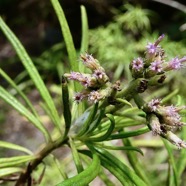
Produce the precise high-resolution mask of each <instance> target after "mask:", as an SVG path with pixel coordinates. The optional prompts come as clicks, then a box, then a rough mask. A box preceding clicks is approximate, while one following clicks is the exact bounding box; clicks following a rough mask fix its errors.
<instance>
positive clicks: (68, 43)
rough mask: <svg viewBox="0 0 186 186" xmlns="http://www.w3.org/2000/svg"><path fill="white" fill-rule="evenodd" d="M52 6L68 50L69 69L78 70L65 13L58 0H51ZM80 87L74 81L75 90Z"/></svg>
mask: <svg viewBox="0 0 186 186" xmlns="http://www.w3.org/2000/svg"><path fill="white" fill-rule="evenodd" d="M51 3H52V6H53V8H54V10H55V12H56V15H57V17H58V20H59V23H60V26H61V30H62V33H63V38H64V40H65V44H66V48H67V52H68V56H69V61H70V69H71V70H72V71H76V72H78V71H79V64H78V60H77V54H76V50H75V47H74V42H73V39H72V35H71V32H70V29H69V26H68V23H67V20H66V18H65V14H64V11H63V9H62V7H61V6H60V3H59V1H58V0H51ZM79 89H80V85H79V84H76V83H75V90H76V91H78V90H79Z"/></svg>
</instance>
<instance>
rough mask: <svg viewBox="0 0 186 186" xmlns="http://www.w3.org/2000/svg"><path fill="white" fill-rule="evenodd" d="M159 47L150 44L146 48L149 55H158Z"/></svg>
mask: <svg viewBox="0 0 186 186" xmlns="http://www.w3.org/2000/svg"><path fill="white" fill-rule="evenodd" d="M157 47H158V46H156V45H154V44H152V43H148V44H147V46H146V48H147V53H148V54H155V53H156V50H157Z"/></svg>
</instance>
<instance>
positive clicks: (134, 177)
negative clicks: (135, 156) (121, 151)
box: [97, 149, 147, 186]
mask: <svg viewBox="0 0 186 186" xmlns="http://www.w3.org/2000/svg"><path fill="white" fill-rule="evenodd" d="M97 151H98V152H99V153H100V155H101V156H103V157H104V158H105V159H107V160H108V161H110V162H112V163H113V164H115V165H116V166H117V167H118V168H119V169H120V170H121V171H122V172H123V174H125V175H126V176H127V177H128V178H129V179H130V180H131V181H132V182H133V183H134V184H135V185H136V186H147V184H146V183H145V182H144V181H143V180H142V179H141V178H140V177H138V175H137V174H136V173H135V172H134V171H132V170H131V169H129V168H128V167H127V166H126V165H125V164H124V163H123V162H121V161H120V160H119V159H118V158H116V157H115V156H113V155H112V154H110V153H109V152H108V151H106V150H103V149H97Z"/></svg>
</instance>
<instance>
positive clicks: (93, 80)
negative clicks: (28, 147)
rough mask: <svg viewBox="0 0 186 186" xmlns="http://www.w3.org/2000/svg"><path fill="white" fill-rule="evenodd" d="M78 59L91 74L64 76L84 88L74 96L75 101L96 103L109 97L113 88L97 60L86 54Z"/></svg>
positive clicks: (74, 73)
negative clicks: (85, 100)
mask: <svg viewBox="0 0 186 186" xmlns="http://www.w3.org/2000/svg"><path fill="white" fill-rule="evenodd" d="M80 57H81V60H82V62H83V64H84V65H85V66H86V67H87V68H89V69H90V70H91V74H86V73H80V72H71V73H69V74H68V73H66V74H65V75H64V76H65V77H67V78H68V79H69V80H74V81H78V82H79V83H81V84H82V85H83V87H84V90H83V91H81V92H77V93H76V94H75V96H74V99H75V101H77V102H78V103H79V102H80V101H82V100H83V99H88V101H90V102H93V103H96V102H98V101H100V100H103V99H105V98H106V97H108V96H110V94H111V92H112V90H113V89H114V88H113V85H112V84H111V83H110V82H109V78H108V76H107V75H106V73H105V70H104V68H103V67H102V66H101V65H100V64H99V62H98V60H97V59H95V58H94V57H93V56H92V55H90V54H87V53H86V54H85V55H81V56H80Z"/></svg>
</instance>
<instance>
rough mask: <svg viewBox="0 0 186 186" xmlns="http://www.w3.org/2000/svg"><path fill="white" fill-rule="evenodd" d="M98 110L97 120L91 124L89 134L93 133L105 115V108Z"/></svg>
mask: <svg viewBox="0 0 186 186" xmlns="http://www.w3.org/2000/svg"><path fill="white" fill-rule="evenodd" d="M98 112H99V113H98V115H97V116H96V120H95V121H94V122H93V123H92V124H91V126H90V129H89V131H88V134H90V133H92V132H93V131H94V130H95V129H96V128H97V127H98V126H99V125H100V124H101V120H102V118H103V117H104V115H105V109H100V110H98Z"/></svg>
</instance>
